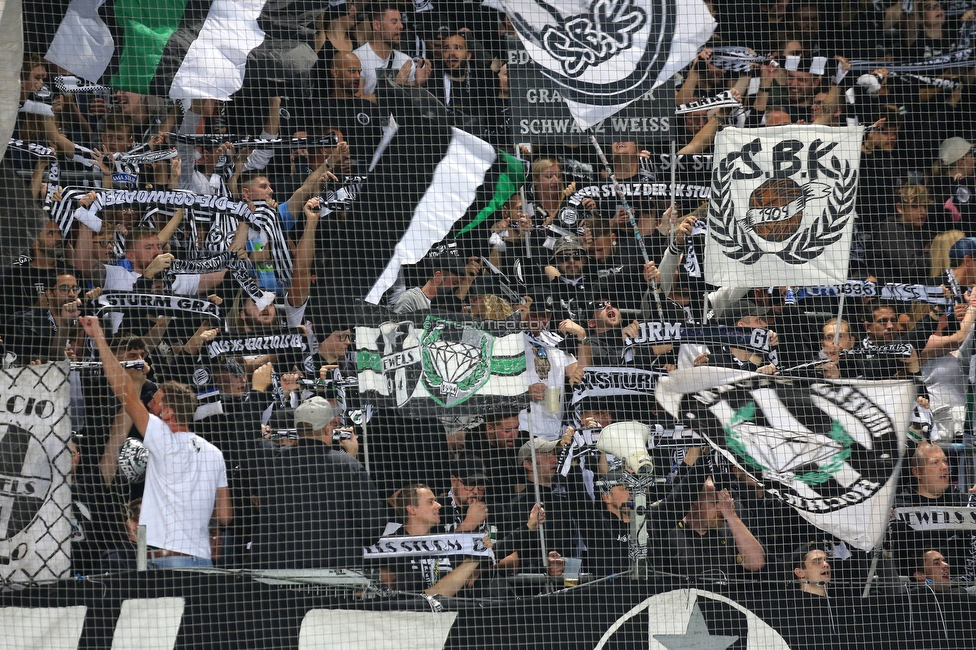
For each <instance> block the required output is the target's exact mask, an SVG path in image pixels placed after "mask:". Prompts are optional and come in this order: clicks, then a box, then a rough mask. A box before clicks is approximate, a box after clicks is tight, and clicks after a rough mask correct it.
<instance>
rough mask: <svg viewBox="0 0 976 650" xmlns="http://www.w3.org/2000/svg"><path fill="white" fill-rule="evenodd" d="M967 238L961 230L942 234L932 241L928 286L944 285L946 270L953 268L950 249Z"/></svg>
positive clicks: (947, 231)
mask: <svg viewBox="0 0 976 650" xmlns="http://www.w3.org/2000/svg"><path fill="white" fill-rule="evenodd" d="M965 236H966V233H964V232H963V231H961V230H946V231H945V232H940V233H939V234H938V235H936V236H935V239H933V240H932V246H931V247H930V248H929V279H930V281H929V282H928V284H930V285H933V286H934V285H939V284H942V277H943V275H944V274H945V270H946V269H948V268H951V267H952V261H951V260H950V259H949V249H950V248H952V245H953V244H955V243H956V242H957V241H959V240H960V239H962V238H963V237H965Z"/></svg>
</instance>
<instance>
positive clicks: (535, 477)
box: [529, 405, 549, 573]
mask: <svg viewBox="0 0 976 650" xmlns="http://www.w3.org/2000/svg"><path fill="white" fill-rule="evenodd" d="M529 408H530V409H531V408H532V406H531V405H529ZM540 440H541V438H540ZM529 453H530V454H532V485H533V487H534V488H535V504H536V505H537V506H539V507H540V508H544V507H545V506H543V505H541V504H542V493H541V492H540V490H539V463H538V461H537V460H536V458H535V434H534V433H532V418H531V417H530V418H529ZM544 528H545V522H543V521H540V522H539V546H540V548H541V550H542V568H543V569H544V570H545V571H544V572H545V573H549V554H548V553H547V552H546V532H545V530H544Z"/></svg>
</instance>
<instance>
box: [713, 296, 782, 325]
mask: <svg viewBox="0 0 976 650" xmlns="http://www.w3.org/2000/svg"><path fill="white" fill-rule="evenodd" d="M769 311H770V309H769V307H760V306H759V305H757V304H756V302H755V301H753V300H749V299H748V298H740V299H739V300H736V301H735V302H733V303H732V304H730V305H729V306H728V307H726V308H725V309H724V310H723V311H722V313H721V315H720V316H719V319H720V320H721V321H722V322H723V323H725V324H726V325H735V324H736V323H738V322H739V321H740V320H742V319H743V318H746V317H747V316H758V317H763V316H765V315H766V314H768V313H769Z"/></svg>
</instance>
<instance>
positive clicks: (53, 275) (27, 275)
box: [0, 256, 70, 314]
mask: <svg viewBox="0 0 976 650" xmlns="http://www.w3.org/2000/svg"><path fill="white" fill-rule="evenodd" d="M69 272H70V271H69V269H68V267H67V265H66V264H64V263H63V262H61V263H59V264H58V265H57V266H55V268H53V269H38V268H35V267H33V266H31V265H30V257H27V256H25V257H23V258H21V259H19V260H17V261H16V262H14V263H13V264H11V265H10V266H8V267H7V268H6V269H4V271H3V273H2V275H0V286H2V289H0V291H2V292H3V307H4V309H5V310H6V312H7V313H8V314H11V313H14V312H18V311H24V310H25V309H30V308H31V307H33V306H34V304H35V303H36V302H37V299H38V297H39V296H40V295H42V294H43V293H44V290H45V289H46V288H47V287H49V286H52V285H53V284H54V282H55V281H56V280H57V279H58V275H59V274H62V273H69Z"/></svg>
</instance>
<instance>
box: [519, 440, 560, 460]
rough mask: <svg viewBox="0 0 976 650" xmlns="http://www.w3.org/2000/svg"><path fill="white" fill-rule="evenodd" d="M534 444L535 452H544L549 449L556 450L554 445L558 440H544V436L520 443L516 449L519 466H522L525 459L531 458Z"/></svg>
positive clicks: (556, 445)
mask: <svg viewBox="0 0 976 650" xmlns="http://www.w3.org/2000/svg"><path fill="white" fill-rule="evenodd" d="M533 445H535V453H537V454H545V453H548V452H550V451H556V447H558V446H559V441H558V440H546V439H544V438H532V440H530V441H529V442H527V443H525V444H524V445H522V446H521V447H520V448H519V450H518V456H517V464H518V466H519V467H521V466H522V463H524V462H525V461H527V460H532V446H533Z"/></svg>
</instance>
